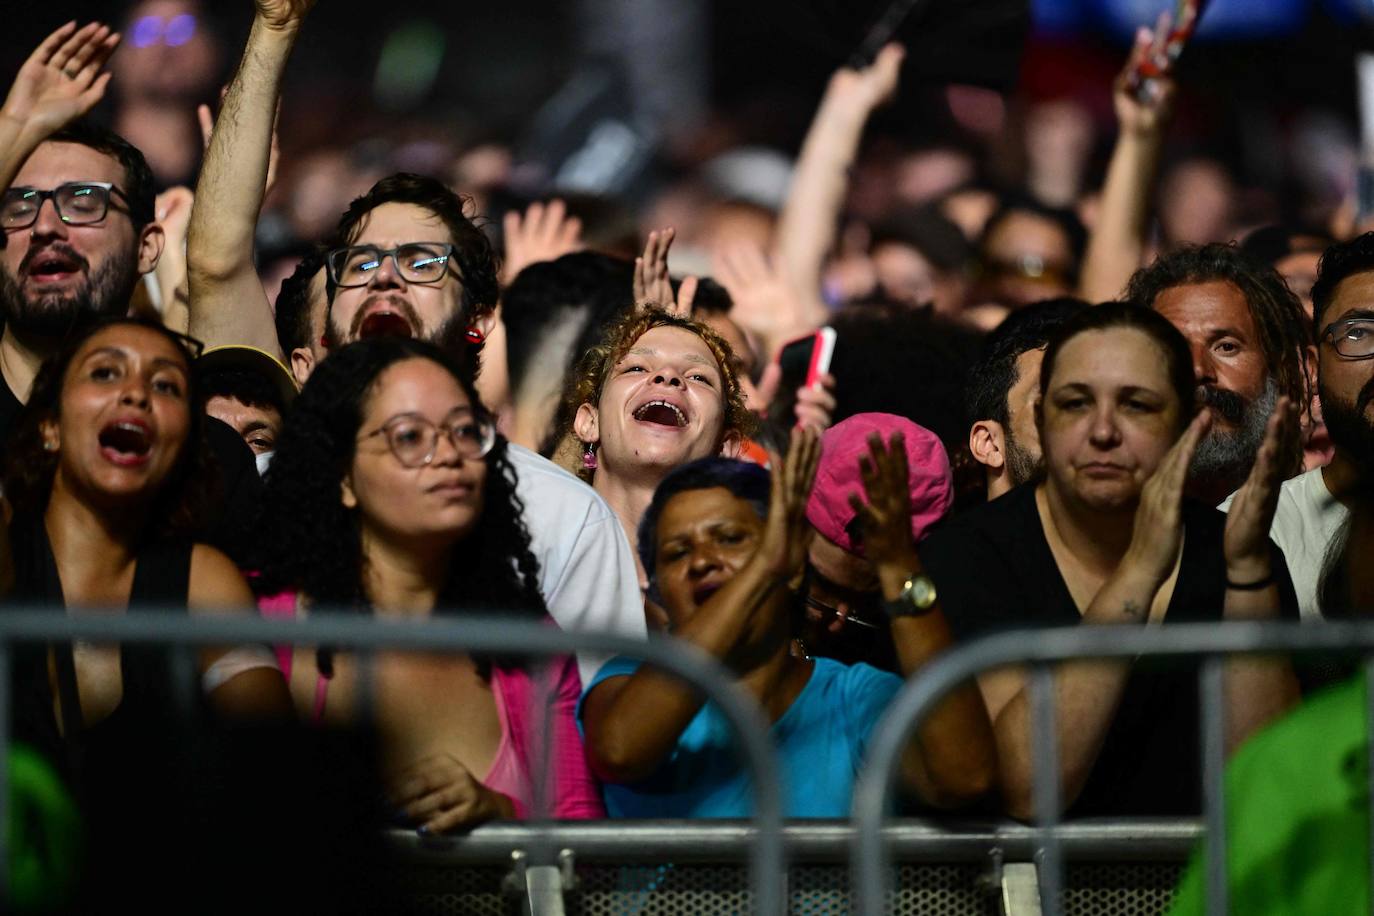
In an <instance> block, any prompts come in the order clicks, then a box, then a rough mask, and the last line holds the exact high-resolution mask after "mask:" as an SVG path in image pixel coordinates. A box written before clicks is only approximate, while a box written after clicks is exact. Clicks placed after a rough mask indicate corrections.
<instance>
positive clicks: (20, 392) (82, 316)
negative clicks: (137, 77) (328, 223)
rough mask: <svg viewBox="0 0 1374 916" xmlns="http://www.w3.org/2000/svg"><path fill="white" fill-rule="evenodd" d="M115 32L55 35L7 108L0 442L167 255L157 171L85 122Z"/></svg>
mask: <svg viewBox="0 0 1374 916" xmlns="http://www.w3.org/2000/svg"><path fill="white" fill-rule="evenodd" d="M117 43H118V36H117V35H113V34H111V32H110V29H109V28H108V27H106V26H102V25H98V24H97V23H91V24H90V25H87V26H85V27H83V28H80V29H78V28H77V27H76V25H75V24H74V23H72V24H68V25H66V26H63V27H62V28H60V29H58V30H57V31H55V32H53V33H52V34H51V35H50V36H48V38H47V39H46V40H45V41H44V42H43V43H42V44H41V45H39V47H38V48H37V49H36V50H35V51H34V52H33V54H32V55H30V57H29V59H28V60H27V61H25V63H24V66H23V67H22V68H21V69H20V71H19V74H18V76H17V77H16V79H15V81H14V84H13V85H12V86H11V87H10V90H9V93H8V94H7V96H6V98H5V103H4V107H3V108H0V188H4V192H3V197H0V240H3V248H0V314H3V317H4V322H5V330H4V335H3V337H2V338H0V373H3V376H4V380H5V384H4V385H3V386H0V432H3V430H4V429H5V428H8V426H9V423H10V422H11V421H12V420H13V418H14V416H15V415H16V414H17V413H18V411H19V407H20V405H21V404H22V403H23V402H24V401H25V400H26V399H27V398H28V395H29V389H30V388H31V387H32V385H33V378H34V375H35V374H36V373H37V371H38V367H39V365H40V364H41V363H42V362H43V360H44V359H45V358H46V357H47V356H48V355H49V354H50V353H52V352H53V350H54V349H56V347H57V346H58V345H59V344H60V343H61V341H62V340H63V338H65V337H66V335H67V334H68V333H70V332H71V331H72V330H73V329H74V328H76V327H78V326H80V325H81V324H83V323H86V322H90V321H93V320H96V319H98V318H102V317H106V316H111V315H122V314H124V313H125V312H126V311H127V310H128V308H129V299H130V297H131V296H132V295H133V291H134V287H135V285H136V284H137V283H138V280H139V277H140V275H141V274H143V273H146V272H147V271H150V270H152V269H153V267H154V266H156V264H157V260H158V257H159V256H160V255H161V254H162V243H163V232H162V227H161V226H159V225H158V224H157V222H156V221H155V220H154V218H153V217H154V213H153V199H154V193H155V191H154V187H153V177H152V173H151V172H150V171H149V170H148V166H147V163H146V162H145V161H144V159H143V155H142V154H141V153H140V152H139V151H138V150H137V149H135V148H134V147H133V146H131V145H129V144H128V143H127V142H125V141H124V140H123V139H122V138H121V137H119V136H118V135H116V134H113V133H111V132H109V131H107V130H103V129H100V128H96V127H91V126H88V125H85V124H82V123H80V122H77V121H76V119H77V118H79V117H81V116H82V115H83V114H85V113H86V112H87V111H89V110H90V108H91V107H92V106H94V105H95V104H96V102H98V101H99V100H100V97H101V96H102V95H103V94H104V88H105V84H106V82H107V80H108V76H106V77H101V76H100V75H99V74H100V71H101V69H102V68H103V67H104V64H105V61H106V60H107V59H108V57H109V55H110V53H111V52H113V50H114V48H115V45H116V44H117Z"/></svg>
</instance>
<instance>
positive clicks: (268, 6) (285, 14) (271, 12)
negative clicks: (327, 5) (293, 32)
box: [253, 0, 315, 31]
mask: <svg viewBox="0 0 1374 916" xmlns="http://www.w3.org/2000/svg"><path fill="white" fill-rule="evenodd" d="M314 5H315V0H253V7H254V10H255V12H256V13H257V18H258V21H259V22H261V23H262V24H263V25H264V26H266V27H267V28H269V29H273V30H276V31H285V30H288V29H296V28H299V27H300V24H301V22H302V21H304V20H305V15H306V13H309V12H310V8H311V7H313V6H314Z"/></svg>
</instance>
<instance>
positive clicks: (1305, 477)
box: [1217, 468, 1350, 621]
mask: <svg viewBox="0 0 1374 916" xmlns="http://www.w3.org/2000/svg"><path fill="white" fill-rule="evenodd" d="M1235 498H1236V494H1234V493H1232V494H1231V495H1230V496H1228V497H1226V501H1225V502H1224V503H1222V504H1221V505H1220V506H1218V507H1217V508H1219V509H1221V511H1222V512H1228V511H1230V509H1231V500H1233V499H1235ZM1349 517H1350V510H1349V509H1347V508H1346V507H1345V506H1343V505H1341V504H1340V503H1339V502H1337V501H1336V498H1335V497H1334V496H1332V495H1331V491H1330V490H1328V489H1327V488H1326V481H1325V480H1323V479H1322V469H1321V468H1313V469H1312V470H1310V471H1308V472H1306V473H1304V474H1299V475H1298V476H1297V477H1294V478H1293V479H1292V480H1285V481H1284V482H1283V486H1282V487H1281V488H1280V489H1279V505H1278V508H1277V509H1276V510H1275V511H1274V524H1273V525H1272V526H1271V527H1270V528H1269V537H1270V538H1272V539H1273V541H1274V543H1275V544H1278V545H1279V549H1280V550H1282V551H1283V556H1284V559H1285V560H1287V561H1288V572H1289V574H1290V575H1292V577H1293V588H1294V589H1296V590H1297V593H1298V609H1299V610H1300V611H1301V612H1302V619H1303V620H1306V621H1312V620H1320V619H1321V608H1320V607H1319V606H1318V603H1317V590H1318V589H1319V588H1320V587H1321V577H1322V568H1323V566H1324V564H1325V562H1326V551H1327V548H1328V547H1329V546H1330V544H1331V542H1332V541H1333V540H1335V538H1336V535H1338V534H1339V533H1340V530H1341V526H1342V525H1344V524H1345V521H1346V519H1347V518H1349Z"/></svg>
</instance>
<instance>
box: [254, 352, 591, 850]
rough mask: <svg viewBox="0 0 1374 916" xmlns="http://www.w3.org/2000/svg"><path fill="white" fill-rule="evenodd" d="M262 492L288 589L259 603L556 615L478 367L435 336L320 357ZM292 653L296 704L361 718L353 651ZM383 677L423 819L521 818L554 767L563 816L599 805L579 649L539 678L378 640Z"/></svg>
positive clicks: (400, 614) (386, 735)
mask: <svg viewBox="0 0 1374 916" xmlns="http://www.w3.org/2000/svg"><path fill="white" fill-rule="evenodd" d="M264 496H265V498H264V502H263V504H264V506H266V507H267V518H266V520H265V524H264V525H263V526H262V528H263V531H262V535H263V537H262V540H261V547H262V561H261V570H262V577H261V580H260V584H261V586H262V590H263V593H264V594H270V593H272V592H273V591H276V590H280V589H289V590H292V591H293V592H294V593H293V594H289V595H288V596H287V598H286V600H285V601H283V598H282V596H281V595H276V596H273V597H272V598H269V599H266V600H264V601H262V602H260V607H262V609H263V611H264V613H267V614H271V615H279V614H283V613H285V614H287V615H291V614H295V615H297V616H303V615H304V614H306V613H308V612H310V611H312V610H318V612H320V613H325V612H338V611H341V610H343V611H349V610H352V611H355V612H358V613H371V614H375V615H377V616H379V617H387V618H405V619H414V620H417V621H423V620H425V619H428V618H430V617H432V616H434V615H437V614H447V613H453V612H454V611H455V610H457V609H459V608H463V607H473V608H478V609H480V610H482V611H483V612H497V613H509V614H511V615H513V616H517V617H523V618H527V619H531V620H544V619H547V611H546V609H545V606H544V602H543V599H542V598H541V597H540V592H539V568H538V565H537V564H536V562H535V560H534V557H533V556H532V555H531V553H530V548H529V543H530V539H529V533H528V532H527V531H526V530H525V527H524V524H523V523H522V522H521V511H522V507H521V505H520V503H519V500H518V498H517V497H516V495H515V490H514V484H513V471H512V469H511V465H510V461H509V459H508V457H507V454H506V442H505V441H504V440H503V439H501V438H500V437H498V436H497V435H496V432H495V428H494V426H493V425H492V422H491V419H490V417H489V416H488V415H487V413H486V411H485V409H484V408H483V407H482V404H481V402H480V401H479V399H478V397H477V393H476V391H475V390H474V388H473V386H472V384H471V382H470V381H469V378H468V375H467V373H464V372H463V371H462V370H461V369H460V367H458V366H457V365H455V364H454V363H453V362H452V360H451V359H450V357H449V356H448V355H447V354H446V353H445V352H443V351H442V350H440V349H439V348H437V347H435V346H433V345H432V344H428V343H425V342H422V341H417V340H412V339H408V338H389V337H383V338H375V339H370V340H365V341H361V342H358V343H355V344H352V345H350V346H347V347H344V348H343V349H341V350H339V351H338V352H337V353H335V354H333V355H331V356H330V357H329V359H327V360H325V361H324V362H322V363H321V364H320V365H319V367H318V368H317V369H316V370H315V372H314V373H313V374H312V375H311V377H310V380H309V382H308V383H307V384H306V386H305V388H304V389H303V390H302V391H301V393H300V395H299V397H298V398H297V399H296V401H295V403H294V404H293V406H292V410H291V413H290V415H289V417H288V418H287V422H286V425H285V427H284V429H283V430H282V435H281V438H280V440H279V443H278V446H277V454H276V457H275V459H273V462H272V466H271V468H270V469H269V470H268V473H267V478H266V492H265V494H264ZM281 661H282V666H283V670H284V671H285V673H286V675H287V679H288V681H289V683H290V685H291V692H292V696H293V697H294V699H295V702H296V706H297V709H298V710H299V711H301V712H302V714H304V715H305V716H307V717H309V718H311V719H312V720H313V721H315V722H318V723H323V724H352V723H354V721H355V719H356V716H357V715H358V713H359V710H360V707H361V704H362V702H363V701H362V698H361V697H360V693H359V692H360V690H361V689H362V685H361V684H360V680H359V679H360V670H359V662H358V660H357V659H356V658H355V657H353V656H352V655H344V654H336V653H334V652H332V651H330V650H328V649H315V648H305V647H295V648H293V649H290V650H286V651H285V653H284V654H283V655H282V656H281ZM374 678H375V680H374V682H373V683H374V684H375V694H374V703H373V706H372V708H373V709H374V710H375V713H374V714H375V716H376V722H375V726H376V728H377V730H378V734H379V736H380V742H381V752H382V769H383V774H384V778H385V779H386V781H387V786H388V794H389V796H390V799H391V802H392V804H393V805H394V806H395V808H396V809H397V811H398V812H403V813H404V815H405V817H406V819H408V821H409V822H410V823H413V824H415V825H417V827H418V829H419V830H420V831H421V832H422V833H427V832H440V831H446V830H452V829H455V828H460V827H469V826H472V825H474V824H477V823H480V822H482V821H486V820H491V819H495V818H510V817H523V816H525V815H526V814H527V812H529V811H530V809H531V800H532V798H533V797H534V796H535V795H536V792H535V791H534V787H533V783H534V781H535V780H536V779H538V778H546V779H549V780H550V781H551V783H552V784H551V785H550V786H547V787H546V789H547V791H545V792H544V794H543V797H546V798H551V799H552V800H553V811H552V812H549V813H551V814H552V815H553V816H556V817H562V818H569V817H595V816H600V814H601V811H602V808H601V802H600V798H599V794H598V792H597V789H596V786H595V784H594V782H593V781H592V780H591V777H590V776H589V774H588V771H587V767H586V762H585V760H584V757H583V754H582V748H581V744H580V741H579V740H578V738H577V732H576V727H575V725H574V724H573V718H572V715H573V710H574V707H575V705H576V703H577V696H578V691H579V690H580V681H579V680H578V677H577V670H576V667H575V665H574V662H573V660H572V659H571V658H568V659H564V660H560V662H559V663H558V664H557V665H556V671H553V672H551V673H550V676H549V678H545V677H544V676H543V675H542V673H540V672H536V671H535V670H534V669H532V668H531V669H527V668H525V667H523V666H522V665H521V663H520V662H519V661H513V660H508V659H502V658H494V659H493V658H487V657H481V656H471V657H470V656H455V655H444V656H425V655H416V654H413V653H411V654H400V653H380V654H378V655H377V656H376V657H375V668H374ZM553 679H556V683H546V681H549V680H553ZM550 694H554V696H550ZM550 707H552V708H553V717H554V721H553V735H554V740H555V744H554V748H553V751H554V752H555V753H554V755H552V756H551V760H550V762H551V763H552V765H551V766H540V765H539V764H538V761H536V760H535V759H534V754H535V753H536V752H537V750H538V740H537V737H536V734H537V732H538V731H540V729H539V726H540V725H541V724H542V722H541V720H542V714H541V713H538V712H537V710H547V709H548V708H550Z"/></svg>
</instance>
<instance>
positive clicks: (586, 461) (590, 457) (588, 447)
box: [582, 442, 596, 471]
mask: <svg viewBox="0 0 1374 916" xmlns="http://www.w3.org/2000/svg"><path fill="white" fill-rule="evenodd" d="M582 469H583V470H585V471H595V470H596V444H595V443H592V442H584V443H582Z"/></svg>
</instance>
